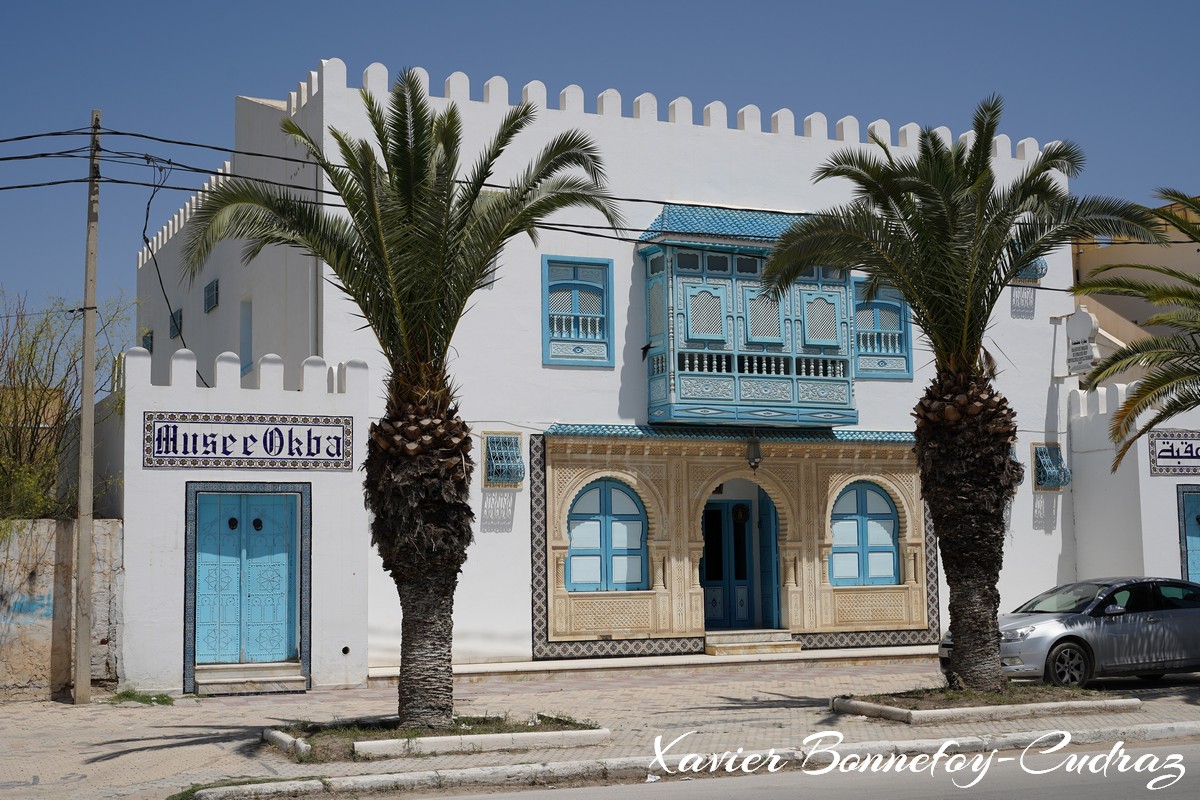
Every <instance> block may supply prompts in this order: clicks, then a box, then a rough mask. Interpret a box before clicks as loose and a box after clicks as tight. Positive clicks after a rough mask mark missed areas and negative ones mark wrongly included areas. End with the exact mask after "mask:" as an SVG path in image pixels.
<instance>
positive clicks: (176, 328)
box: [171, 308, 183, 339]
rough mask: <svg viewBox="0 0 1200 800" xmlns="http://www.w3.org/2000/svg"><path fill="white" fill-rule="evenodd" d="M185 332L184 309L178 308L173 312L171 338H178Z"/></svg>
mask: <svg viewBox="0 0 1200 800" xmlns="http://www.w3.org/2000/svg"><path fill="white" fill-rule="evenodd" d="M182 333H183V309H182V308H177V309H175V310H174V311H172V312H171V338H172V339H178V338H179V336H180V334H182Z"/></svg>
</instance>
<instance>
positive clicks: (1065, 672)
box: [1046, 642, 1092, 688]
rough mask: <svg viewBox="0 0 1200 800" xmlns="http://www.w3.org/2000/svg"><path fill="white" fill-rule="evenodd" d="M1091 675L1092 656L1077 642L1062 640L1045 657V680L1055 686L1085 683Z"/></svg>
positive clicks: (1082, 684) (1080, 685) (1083, 684)
mask: <svg viewBox="0 0 1200 800" xmlns="http://www.w3.org/2000/svg"><path fill="white" fill-rule="evenodd" d="M1091 677H1092V657H1091V655H1089V654H1088V651H1087V649H1086V648H1084V646H1083V645H1081V644H1079V643H1078V642H1062V643H1061V644H1057V645H1055V646H1054V649H1052V650H1051V651H1050V655H1049V656H1047V657H1046V682H1047V683H1052V684H1054V685H1055V686H1078V687H1080V688H1082V687H1084V686H1086V685H1087V682H1088V681H1089V680H1091Z"/></svg>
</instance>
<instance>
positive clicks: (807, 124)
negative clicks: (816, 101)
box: [804, 111, 829, 140]
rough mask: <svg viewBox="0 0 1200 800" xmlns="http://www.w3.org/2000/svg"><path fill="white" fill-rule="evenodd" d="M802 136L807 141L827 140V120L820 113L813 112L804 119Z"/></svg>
mask: <svg viewBox="0 0 1200 800" xmlns="http://www.w3.org/2000/svg"><path fill="white" fill-rule="evenodd" d="M804 135H805V136H806V137H808V138H809V139H822V140H823V139H828V138H829V120H828V119H826V118H825V115H824V114H822V113H821V112H820V111H814V112H813V113H811V114H809V115H808V116H807V117H805V118H804Z"/></svg>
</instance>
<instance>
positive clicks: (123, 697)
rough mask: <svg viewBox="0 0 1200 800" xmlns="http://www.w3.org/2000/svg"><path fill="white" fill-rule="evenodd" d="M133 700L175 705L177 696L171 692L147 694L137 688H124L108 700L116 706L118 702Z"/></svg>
mask: <svg viewBox="0 0 1200 800" xmlns="http://www.w3.org/2000/svg"><path fill="white" fill-rule="evenodd" d="M129 701H133V702H134V703H145V704H146V705H148V706H173V705H175V698H173V697H171V695H169V694H146V693H145V692H139V691H138V690H137V689H122V690H121V691H119V692H117V693H116V694H114V695H113V696H112V697H110V698H108V702H110V703H112V704H113V705H114V706H115V705H117V704H118V703H126V702H129Z"/></svg>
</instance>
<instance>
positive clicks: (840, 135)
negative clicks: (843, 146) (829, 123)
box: [833, 117, 862, 144]
mask: <svg viewBox="0 0 1200 800" xmlns="http://www.w3.org/2000/svg"><path fill="white" fill-rule="evenodd" d="M833 137H834V138H835V139H837V140H838V141H839V142H852V143H854V144H858V143H859V142H861V141H862V140H861V139H860V138H859V135H858V119H857V118H855V117H842V118H841V119H839V120H838V121H837V127H836V128H835V129H834V134H833Z"/></svg>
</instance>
